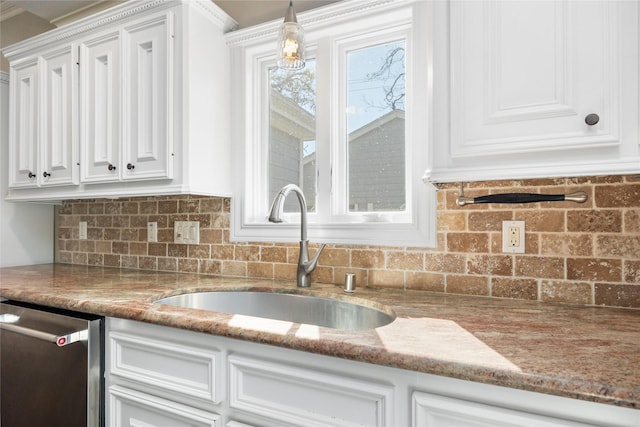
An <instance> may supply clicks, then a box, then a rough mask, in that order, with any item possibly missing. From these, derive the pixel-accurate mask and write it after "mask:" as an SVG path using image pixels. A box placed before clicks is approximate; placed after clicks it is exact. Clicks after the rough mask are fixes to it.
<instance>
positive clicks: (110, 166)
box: [108, 163, 116, 171]
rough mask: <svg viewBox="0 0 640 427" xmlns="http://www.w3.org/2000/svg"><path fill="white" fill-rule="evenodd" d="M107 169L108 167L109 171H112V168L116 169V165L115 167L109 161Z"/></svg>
mask: <svg viewBox="0 0 640 427" xmlns="http://www.w3.org/2000/svg"><path fill="white" fill-rule="evenodd" d="M108 169H109V170H110V171H114V170H116V167H115V166H113V165H112V164H111V163H109V166H108Z"/></svg>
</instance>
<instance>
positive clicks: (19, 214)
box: [0, 72, 54, 267]
mask: <svg viewBox="0 0 640 427" xmlns="http://www.w3.org/2000/svg"><path fill="white" fill-rule="evenodd" d="M8 157H9V77H8V75H7V74H6V73H2V72H0V267H9V266H14V265H27V264H41V263H48V262H53V237H54V227H53V221H54V216H53V206H52V205H40V204H34V203H10V202H6V201H5V200H4V196H5V194H6V192H7V181H8V179H9V172H8V169H7V168H8Z"/></svg>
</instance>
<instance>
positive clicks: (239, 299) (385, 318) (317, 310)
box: [155, 291, 396, 331]
mask: <svg viewBox="0 0 640 427" xmlns="http://www.w3.org/2000/svg"><path fill="white" fill-rule="evenodd" d="M155 302H156V303H158V304H169V305H174V306H178V307H187V308H196V309H200V310H209V311H219V312H222V313H229V314H240V315H245V316H254V317H264V318H267V319H275V320H284V321H288V322H295V323H305V324H308V325H316V326H323V327H326V328H334V329H347V330H352V331H358V330H366V329H374V328H378V327H380V326H384V325H387V324H389V323H391V322H393V320H394V319H395V318H396V316H395V314H393V313H389V312H386V311H382V310H378V309H376V308H373V307H368V306H366V305H362V304H357V303H354V302H350V301H343V300H338V299H331V298H322V297H315V296H310V295H298V294H285V293H274V292H251V291H220V292H194V293H190V294H182V295H176V296H172V297H167V298H163V299H160V300H157V301H155Z"/></svg>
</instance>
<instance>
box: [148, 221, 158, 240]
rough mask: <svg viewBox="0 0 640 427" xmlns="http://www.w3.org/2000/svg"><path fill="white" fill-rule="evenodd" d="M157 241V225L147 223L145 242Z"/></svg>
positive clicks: (155, 223)
mask: <svg viewBox="0 0 640 427" xmlns="http://www.w3.org/2000/svg"><path fill="white" fill-rule="evenodd" d="M157 241H158V223H157V222H155V221H153V222H148V223H147V242H157Z"/></svg>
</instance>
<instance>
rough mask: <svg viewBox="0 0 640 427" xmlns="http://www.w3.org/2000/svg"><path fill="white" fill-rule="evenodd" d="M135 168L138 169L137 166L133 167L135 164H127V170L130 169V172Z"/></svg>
mask: <svg viewBox="0 0 640 427" xmlns="http://www.w3.org/2000/svg"><path fill="white" fill-rule="evenodd" d="M135 168H136V167H135V165H133V164H131V163H127V169H129V170H133V169H135Z"/></svg>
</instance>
